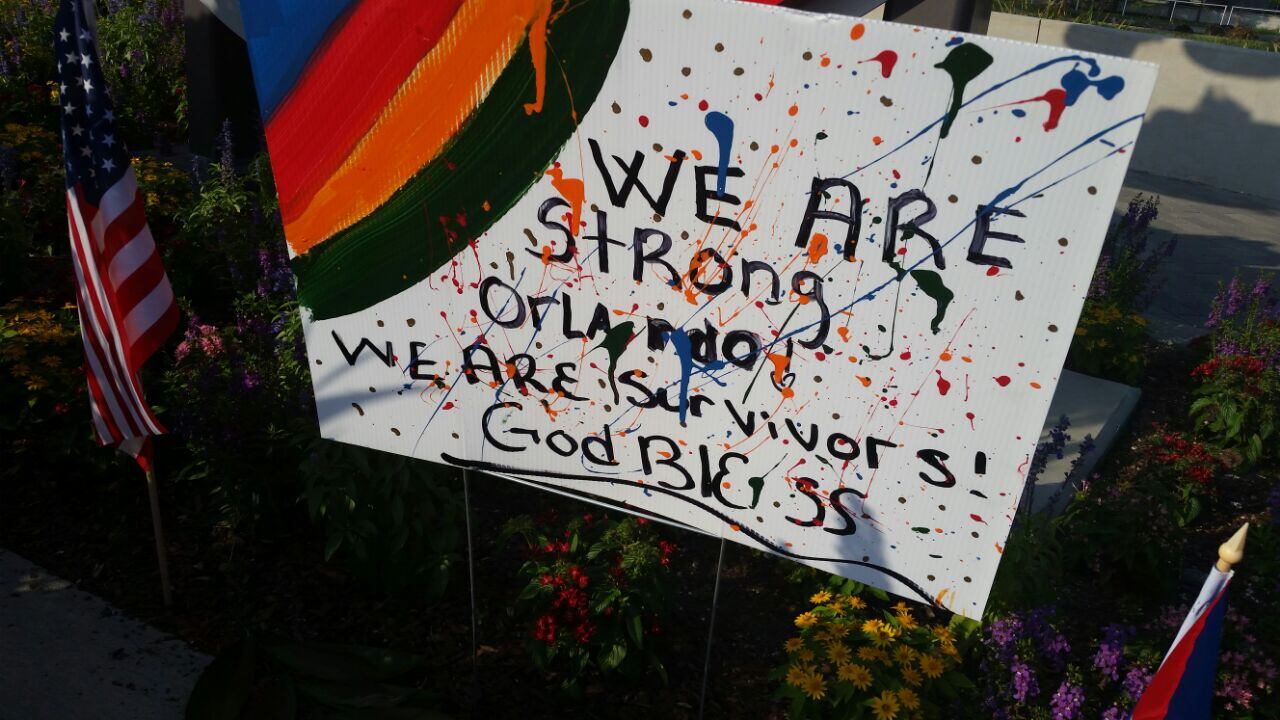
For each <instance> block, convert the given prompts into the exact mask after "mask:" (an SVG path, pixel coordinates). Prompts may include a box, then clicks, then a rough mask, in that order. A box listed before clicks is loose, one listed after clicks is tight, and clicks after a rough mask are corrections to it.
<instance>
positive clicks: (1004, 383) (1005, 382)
mask: <svg viewBox="0 0 1280 720" xmlns="http://www.w3.org/2000/svg"><path fill="white" fill-rule="evenodd" d="M993 379H994V380H995V381H996V384H997V385H999V386H1000V387H1008V386H1009V382H1010V380H1009V376H1008V375H1000V376H998V377H996V378H993Z"/></svg>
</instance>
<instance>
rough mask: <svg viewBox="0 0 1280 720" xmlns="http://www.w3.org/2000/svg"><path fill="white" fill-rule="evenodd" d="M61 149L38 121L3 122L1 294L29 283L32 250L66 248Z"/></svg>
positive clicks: (0, 160)
mask: <svg viewBox="0 0 1280 720" xmlns="http://www.w3.org/2000/svg"><path fill="white" fill-rule="evenodd" d="M61 152H62V151H61V149H60V148H59V147H58V136H57V135H55V134H53V133H51V132H49V131H48V130H45V129H43V128H41V127H40V126H38V125H27V124H19V123H5V124H4V126H3V127H2V128H0V253H3V257H4V262H0V292H2V293H4V295H3V296H0V297H7V296H11V295H15V294H17V293H18V292H20V291H21V290H22V289H23V287H24V285H25V280H26V277H25V275H26V272H27V264H28V258H29V257H30V256H31V255H34V254H40V255H48V254H51V253H53V252H55V251H57V252H60V253H61V252H65V251H66V250H65V248H66V233H67V212H66V206H65V204H64V200H63V198H64V196H65V194H66V193H65V191H64V190H63V176H62V165H61V162H60V160H61V157H62V156H61ZM55 243H56V244H55Z"/></svg>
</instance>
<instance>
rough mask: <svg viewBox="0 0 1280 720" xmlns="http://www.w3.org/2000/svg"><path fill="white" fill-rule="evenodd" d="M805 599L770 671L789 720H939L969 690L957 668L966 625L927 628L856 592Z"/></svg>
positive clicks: (902, 608)
mask: <svg viewBox="0 0 1280 720" xmlns="http://www.w3.org/2000/svg"><path fill="white" fill-rule="evenodd" d="M809 600H810V603H811V604H812V609H810V610H807V611H805V612H803V613H801V614H800V615H799V616H798V617H797V618H796V619H795V625H796V628H797V629H798V631H799V632H798V634H797V635H796V636H795V637H793V638H791V639H789V640H787V641H786V643H785V644H784V646H783V649H784V650H785V651H786V653H787V662H786V664H785V665H783V666H782V667H780V668H779V669H778V670H776V671H775V672H774V678H775V679H776V680H780V681H781V682H782V686H781V688H780V689H779V690H778V697H780V698H783V699H787V700H790V701H791V717H795V718H875V720H898V719H907V718H925V717H939V713H940V712H941V708H942V707H943V706H944V705H946V704H948V703H950V702H951V701H953V700H955V699H956V698H957V697H958V696H959V694H960V693H961V692H963V691H965V690H967V689H970V688H972V687H973V684H972V683H971V682H970V681H969V679H968V678H967V677H965V676H964V674H963V673H961V672H960V671H959V666H960V663H961V657H962V652H961V645H964V646H967V645H968V640H969V638H970V635H969V633H968V632H967V631H965V630H964V628H965V627H967V626H963V625H960V624H959V623H956V622H953V623H952V624H951V625H950V626H948V625H942V624H936V623H935V624H930V623H929V618H927V617H926V618H924V619H918V618H917V617H916V616H915V615H914V614H913V613H912V611H911V609H910V608H909V607H908V606H907V604H906V603H904V602H899V603H898V604H896V605H894V606H893V607H892V608H890V609H887V610H879V609H877V608H875V607H872V606H871V604H870V603H868V602H867V601H865V600H863V598H862V597H861V596H860V595H859V594H857V593H850V594H846V593H833V592H831V591H830V590H825V589H824V590H820V591H818V592H817V593H815V594H814V595H813V596H812V597H811V598H809ZM925 612H929V611H927V610H926V611H925Z"/></svg>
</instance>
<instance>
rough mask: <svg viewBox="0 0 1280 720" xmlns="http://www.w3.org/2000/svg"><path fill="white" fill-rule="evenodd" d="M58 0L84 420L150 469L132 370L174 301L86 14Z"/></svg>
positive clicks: (56, 43)
mask: <svg viewBox="0 0 1280 720" xmlns="http://www.w3.org/2000/svg"><path fill="white" fill-rule="evenodd" d="M61 1H62V5H61V8H60V9H59V11H58V15H57V18H56V20H55V25H54V37H53V49H54V53H55V55H56V60H57V64H58V83H59V86H58V91H59V92H58V98H59V103H60V104H61V106H62V107H61V110H60V111H59V114H60V115H61V117H62V147H63V154H64V156H65V158H66V170H67V222H68V225H69V227H70V235H71V255H72V258H73V259H74V261H75V262H74V264H75V272H76V282H77V286H78V287H77V298H76V299H77V303H76V305H77V307H78V310H79V315H80V334H81V337H82V339H83V340H84V351H85V360H86V362H85V375H86V376H87V377H88V380H89V394H90V404H91V406H92V410H93V425H94V429H95V430H96V431H97V435H98V441H99V442H100V443H102V444H103V445H111V446H115V447H117V448H119V449H120V450H122V451H124V452H126V453H128V454H130V455H132V456H133V457H135V458H137V459H138V461H139V463H140V464H142V465H143V468H144V469H149V465H150V454H149V448H150V443H149V442H148V440H149V438H150V436H152V435H159V434H161V433H163V432H164V428H163V427H162V426H161V425H160V423H159V422H158V421H157V420H156V418H155V416H154V415H153V414H152V413H151V408H150V407H149V406H148V405H147V401H146V398H145V397H144V396H143V392H142V383H141V381H140V380H139V379H138V370H139V368H140V367H142V364H143V363H144V362H146V360H147V358H149V357H151V355H152V353H154V352H155V351H156V350H157V349H158V348H159V347H160V346H161V345H162V344H163V343H164V341H165V339H166V338H168V337H169V335H170V334H172V333H173V331H174V329H175V328H176V327H177V325H178V306H177V303H176V302H175V300H174V297H173V288H172V287H170V285H169V278H168V277H167V276H166V275H165V272H164V266H163V265H162V264H161V262H160V254H159V252H158V251H157V250H156V244H155V241H154V239H153V238H152V237H151V230H150V229H149V228H148V227H147V218H146V214H145V206H144V204H143V199H142V195H141V194H140V193H139V192H138V183H137V179H136V178H135V177H134V174H133V168H132V167H131V165H130V163H129V155H128V152H127V151H126V149H125V147H124V143H123V142H121V140H120V139H119V137H118V135H117V132H116V121H115V110H114V108H113V107H112V105H111V100H110V98H108V97H107V92H106V82H105V80H104V78H103V75H102V70H101V68H100V66H99V61H98V52H97V48H96V47H95V45H96V42H95V40H96V37H95V32H94V25H93V16H92V15H91V14H87V13H86V9H85V7H84V6H83V5H82V4H81V0H61ZM89 1H90V2H92V0H89ZM89 12H92V11H91V10H90V11H89Z"/></svg>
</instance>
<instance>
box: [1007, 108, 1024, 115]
mask: <svg viewBox="0 0 1280 720" xmlns="http://www.w3.org/2000/svg"><path fill="white" fill-rule="evenodd" d="M1010 112H1012V113H1013V116H1014V117H1026V116H1027V111H1026V110H1023V109H1022V108H1014V109H1013V110H1011V111H1010Z"/></svg>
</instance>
